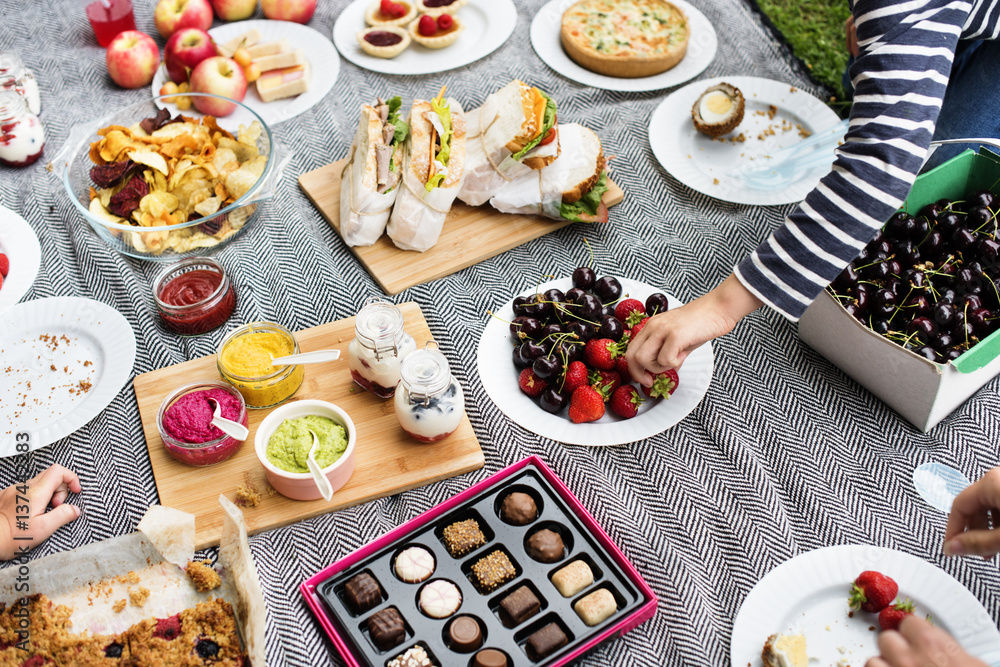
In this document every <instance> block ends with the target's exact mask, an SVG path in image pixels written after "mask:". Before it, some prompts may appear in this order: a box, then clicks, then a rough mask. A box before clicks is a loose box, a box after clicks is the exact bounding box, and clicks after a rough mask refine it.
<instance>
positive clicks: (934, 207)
mask: <svg viewBox="0 0 1000 667" xmlns="http://www.w3.org/2000/svg"><path fill="white" fill-rule="evenodd" d="M943 210H944V208H943V207H942V206H941V205H940V204H928V205H927V206H924V207H923V208H922V209H920V215H921V216H923V217H925V218H927V219H929V220H934V219H936V218H937V217H938V216H939V215H940V214H941V212H942V211H943Z"/></svg>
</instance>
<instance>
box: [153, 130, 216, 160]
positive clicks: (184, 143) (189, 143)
mask: <svg viewBox="0 0 1000 667" xmlns="http://www.w3.org/2000/svg"><path fill="white" fill-rule="evenodd" d="M209 145H210V144H209ZM201 147H202V146H201V144H200V143H199V142H198V140H197V139H195V138H194V137H193V136H191V135H190V134H179V135H177V136H176V137H174V138H173V139H171V140H170V141H168V142H167V143H165V144H163V145H162V146H160V152H161V153H162V154H163V155H166V156H167V157H173V158H179V157H183V156H184V155H187V154H188V153H191V152H198V151H200V150H201Z"/></svg>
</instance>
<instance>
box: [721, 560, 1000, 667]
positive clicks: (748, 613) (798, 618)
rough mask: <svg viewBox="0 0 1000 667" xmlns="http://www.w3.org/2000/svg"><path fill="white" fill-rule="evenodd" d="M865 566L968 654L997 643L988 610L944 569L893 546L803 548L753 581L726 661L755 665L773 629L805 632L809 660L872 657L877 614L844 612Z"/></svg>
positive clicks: (850, 661) (736, 666)
mask: <svg viewBox="0 0 1000 667" xmlns="http://www.w3.org/2000/svg"><path fill="white" fill-rule="evenodd" d="M865 570H876V571H878V572H881V573H883V574H886V575H888V576H890V577H892V578H893V579H894V580H895V581H896V583H898V584H899V596H900V597H901V598H907V597H908V598H910V599H911V600H913V602H914V603H916V607H917V613H918V614H919V615H920V616H924V615H926V614H930V615H931V618H932V619H933V621H934V624H935V625H936V626H938V627H939V628H942V629H943V630H945V631H947V632H948V633H950V634H951V635H952V636H953V637H955V639H956V640H957V641H958V642H959V644H961V645H962V647H963V648H964V649H965V650H966V651H968V652H969V653H971V654H972V655H976V656H982V655H986V654H988V653H992V652H994V651H996V650H998V649H1000V631H998V630H997V627H996V624H994V623H993V619H992V618H990V615H989V613H987V611H986V609H984V608H983V605H982V604H980V603H979V600H977V599H976V597H975V596H974V595H972V593H970V592H969V590H968V589H967V588H965V587H964V586H963V585H962V584H960V583H959V582H958V581H956V580H955V579H954V578H952V576H951V575H949V574H948V573H946V572H945V571H944V570H942V569H941V568H939V567H936V566H934V565H931V564H930V563H928V562H926V561H924V560H921V559H920V558H917V557H915V556H911V555H909V554H904V553H902V552H899V551H893V550H892V549H885V548H882V547H875V546H866V545H846V546H836V547H827V548H824V549H816V550H815V551H810V552H808V553H804V554H802V555H801V556H797V557H795V558H792V559H791V560H788V561H785V562H784V563H782V564H781V565H779V566H778V567H776V568H774V569H773V570H771V571H770V572H769V573H768V574H767V575H766V576H765V577H764V578H763V579H761V580H760V581H759V582H757V585H756V586H754V587H753V589H752V590H751V591H750V593H749V595H747V597H746V600H744V601H743V606H741V607H740V611H739V613H738V614H736V621H735V623H734V624H733V638H732V642H731V646H730V657H731V661H732V667H747V665H750V667H761V664H762V663H761V659H760V652H761V649H762V648H763V647H764V642H766V641H767V638H768V637H769V636H770V635H772V634H774V633H795V634H798V633H801V634H803V635H805V638H806V648H807V652H808V654H809V658H810V660H809V664H813V662H814V660H815V664H818V665H837V664H841V661H843V663H842V664H845V665H863V664H865V661H867V660H868V658H871V657H873V656H876V655H878V632H877V628H878V615H877V614H869V613H866V612H861V611H859V612H855V613H854V615H853V617H848V615H847V614H848V612H849V611H850V609H849V608H848V606H847V595H848V593H849V592H850V589H851V583H852V582H853V581H854V580H855V579H856V578H857V576H858V575H859V574H861V573H862V572H864V571H865ZM872 626H874V627H875V628H876V630H870V629H869V628H871V627H872Z"/></svg>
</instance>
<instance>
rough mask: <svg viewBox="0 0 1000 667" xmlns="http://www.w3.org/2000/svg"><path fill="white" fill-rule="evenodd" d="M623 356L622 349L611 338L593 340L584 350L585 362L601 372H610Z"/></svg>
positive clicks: (588, 342)
mask: <svg viewBox="0 0 1000 667" xmlns="http://www.w3.org/2000/svg"><path fill="white" fill-rule="evenodd" d="M620 356H621V352H620V348H619V347H618V345H617V344H616V343H615V342H614V341H613V340H611V339H610V338H592V339H591V340H589V341H587V347H585V348H584V350H583V358H584V361H586V362H587V365H588V366H591V367H593V368H596V369H597V370H599V371H610V370H611V369H613V368H614V367H615V360H616V359H617V358H618V357H620Z"/></svg>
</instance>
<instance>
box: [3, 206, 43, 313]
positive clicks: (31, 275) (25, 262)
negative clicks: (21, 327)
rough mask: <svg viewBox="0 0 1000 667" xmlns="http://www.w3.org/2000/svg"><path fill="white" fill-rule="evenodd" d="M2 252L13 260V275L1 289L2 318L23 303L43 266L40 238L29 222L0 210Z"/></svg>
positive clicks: (12, 212)
mask: <svg viewBox="0 0 1000 667" xmlns="http://www.w3.org/2000/svg"><path fill="white" fill-rule="evenodd" d="M0 252H2V253H4V254H5V255H7V258H8V259H9V260H10V272H9V273H8V274H7V277H6V278H4V279H3V285H0V314H3V313H4V312H6V311H7V310H8V309H9V308H10V307H11V306H13V305H14V304H15V303H17V302H18V301H20V300H21V297H23V296H24V295H25V294H26V293H27V291H28V290H29V289H31V284H32V283H33V282H35V276H37V275H38V268H39V267H40V266H41V265H42V249H41V247H40V246H39V245H38V236H36V235H35V230H34V229H32V228H31V225H29V224H28V221H27V220H25V219H24V218H22V217H21V216H19V215H18V214H17V213H14V211H12V210H10V209H9V208H4V207H3V206H0Z"/></svg>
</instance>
